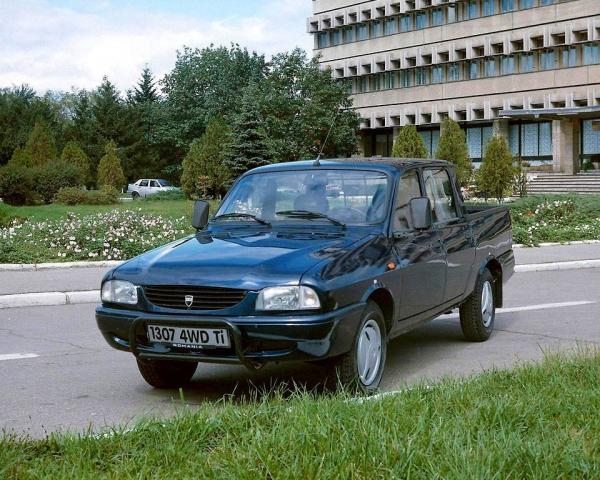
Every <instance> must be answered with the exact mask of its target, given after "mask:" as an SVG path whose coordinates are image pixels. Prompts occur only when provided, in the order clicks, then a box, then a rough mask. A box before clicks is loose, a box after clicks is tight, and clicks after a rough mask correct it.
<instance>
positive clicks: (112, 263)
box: [0, 260, 126, 272]
mask: <svg viewBox="0 0 600 480" xmlns="http://www.w3.org/2000/svg"><path fill="white" fill-rule="evenodd" d="M125 261H126V260H103V261H100V262H61V263H0V272H3V271H4V272H8V271H16V272H33V271H37V270H66V269H69V268H112V267H117V266H119V265H121V264H122V263H124V262H125Z"/></svg>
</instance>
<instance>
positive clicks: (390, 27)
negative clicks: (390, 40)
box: [385, 17, 398, 35]
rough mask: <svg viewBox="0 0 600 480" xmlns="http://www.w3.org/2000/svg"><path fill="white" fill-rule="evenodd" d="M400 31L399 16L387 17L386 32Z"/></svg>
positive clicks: (389, 33) (387, 33)
mask: <svg viewBox="0 0 600 480" xmlns="http://www.w3.org/2000/svg"><path fill="white" fill-rule="evenodd" d="M397 32H398V17H392V18H386V20H385V34H386V35H393V34H394V33H397Z"/></svg>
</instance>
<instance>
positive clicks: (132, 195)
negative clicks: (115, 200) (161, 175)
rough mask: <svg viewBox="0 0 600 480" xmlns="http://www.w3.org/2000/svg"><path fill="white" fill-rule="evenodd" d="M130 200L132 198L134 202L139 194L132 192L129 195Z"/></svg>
mask: <svg viewBox="0 0 600 480" xmlns="http://www.w3.org/2000/svg"><path fill="white" fill-rule="evenodd" d="M131 198H133V199H134V200H135V199H136V198H140V194H139V193H138V192H133V193H132V194H131Z"/></svg>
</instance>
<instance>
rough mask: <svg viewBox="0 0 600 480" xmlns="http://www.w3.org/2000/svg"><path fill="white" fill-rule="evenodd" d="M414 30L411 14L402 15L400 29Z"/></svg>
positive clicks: (402, 30) (405, 30)
mask: <svg viewBox="0 0 600 480" xmlns="http://www.w3.org/2000/svg"><path fill="white" fill-rule="evenodd" d="M411 30H412V17H411V16H410V15H402V16H401V17H400V31H401V32H409V31H411Z"/></svg>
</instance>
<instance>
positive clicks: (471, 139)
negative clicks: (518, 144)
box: [467, 127, 494, 161]
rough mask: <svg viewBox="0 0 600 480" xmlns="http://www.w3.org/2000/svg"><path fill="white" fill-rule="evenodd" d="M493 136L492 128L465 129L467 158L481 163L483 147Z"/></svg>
mask: <svg viewBox="0 0 600 480" xmlns="http://www.w3.org/2000/svg"><path fill="white" fill-rule="evenodd" d="M493 134H494V131H493V129H492V127H467V146H468V147H469V157H471V158H472V159H473V160H475V161H481V159H482V158H483V154H484V152H485V147H486V145H487V143H488V142H489V141H490V139H491V138H492V136H493Z"/></svg>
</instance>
